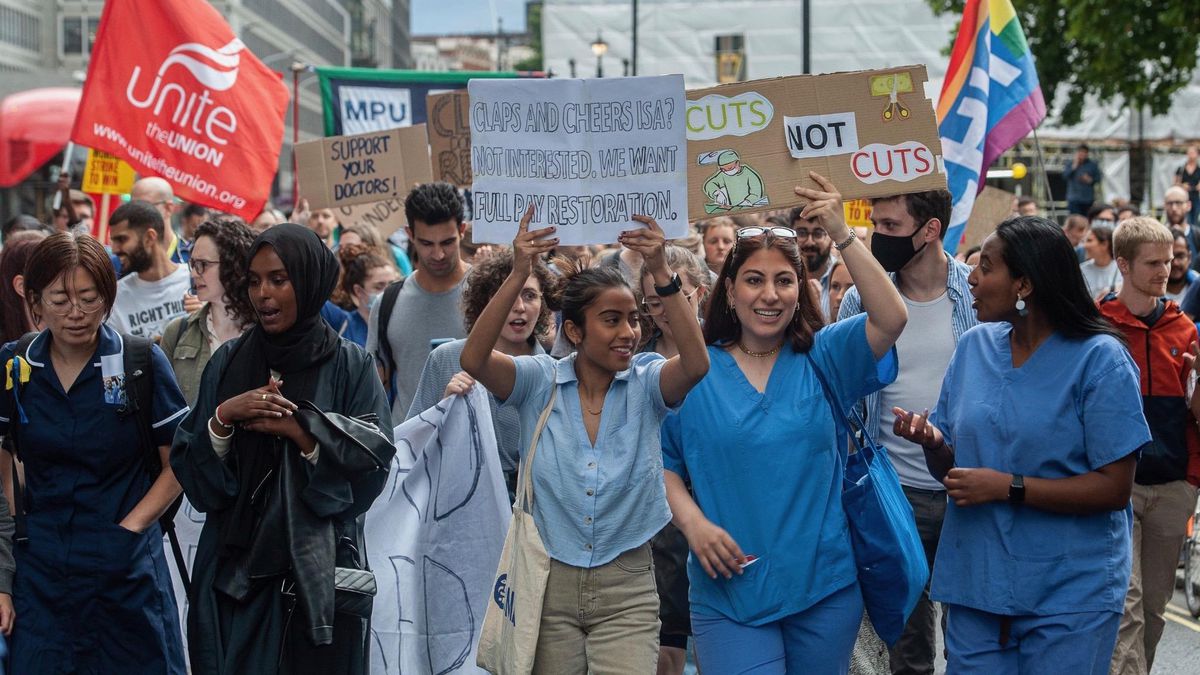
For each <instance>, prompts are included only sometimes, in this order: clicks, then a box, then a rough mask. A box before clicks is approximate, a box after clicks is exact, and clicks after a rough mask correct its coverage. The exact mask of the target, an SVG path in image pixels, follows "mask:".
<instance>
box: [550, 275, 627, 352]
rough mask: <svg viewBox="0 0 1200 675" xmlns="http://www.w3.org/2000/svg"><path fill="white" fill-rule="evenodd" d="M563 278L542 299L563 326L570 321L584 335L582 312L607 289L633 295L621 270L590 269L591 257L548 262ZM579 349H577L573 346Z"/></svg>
mask: <svg viewBox="0 0 1200 675" xmlns="http://www.w3.org/2000/svg"><path fill="white" fill-rule="evenodd" d="M551 262H552V263H553V264H554V267H555V268H556V269H557V270H558V271H559V272H560V273H561V274H562V280H561V281H560V282H559V283H558V284H556V285H555V288H553V289H551V290H550V292H549V294H546V292H545V290H544V289H543V297H545V299H546V302H547V303H549V307H550V309H553V310H556V311H561V312H562V320H563V323H564V324H565V323H566V322H568V321H570V322H572V323H574V324H575V325H576V326H579V330H580V331H581V332H585V333H586V332H587V331H586V328H585V327H584V325H583V323H584V322H583V312H584V310H585V309H587V307H588V305H590V304H592V303H593V302H595V301H596V298H598V297H600V294H601V293H603V292H604V291H606V290H608V289H610V288H624V289H626V290H628V291H629V293H630V294H631V295H632V294H633V288H632V287H630V285H629V282H628V281H626V280H625V277H623V276H621V272H620V270H618V269H617V268H616V267H614V266H611V265H593V261H592V258H591V256H586V255H585V256H580V257H579V258H575V259H571V258H566V257H562V256H559V257H557V258H554V260H553V261H551ZM574 346H576V347H577V346H578V345H574Z"/></svg>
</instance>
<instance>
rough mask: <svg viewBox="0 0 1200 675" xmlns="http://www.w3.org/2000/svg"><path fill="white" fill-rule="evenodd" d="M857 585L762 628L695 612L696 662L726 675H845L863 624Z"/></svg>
mask: <svg viewBox="0 0 1200 675" xmlns="http://www.w3.org/2000/svg"><path fill="white" fill-rule="evenodd" d="M862 613H863V601H862V593H861V592H860V591H859V588H858V584H857V583H855V584H853V585H851V586H847V587H846V588H843V589H841V590H840V591H835V592H834V593H833V594H832V595H830V596H828V597H826V598H825V599H823V600H821V601H820V602H818V603H817V604H815V605H813V606H812V607H809V608H808V609H806V610H804V611H802V612H798V613H796V614H792V615H791V616H786V617H784V618H782V619H779V620H777V621H772V622H770V623H766V624H763V625H761V626H747V625H745V624H740V623H737V622H736V621H732V620H730V619H727V618H725V617H722V616H713V615H709V614H701V613H699V612H696V611H693V612H692V637H693V639H694V640H695V642H696V660H697V662H698V663H699V665H700V668H701V669H702V671H703V672H706V673H720V674H721V675H751V674H752V675H784V674H785V673H788V674H795V673H805V674H806V675H808V674H811V675H824V674H826V673H828V674H830V675H841V674H844V673H845V672H846V671H847V670H849V668H850V651H851V649H853V648H854V639H855V638H856V637H857V636H858V626H859V623H861V621H862Z"/></svg>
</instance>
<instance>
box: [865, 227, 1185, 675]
mask: <svg viewBox="0 0 1200 675" xmlns="http://www.w3.org/2000/svg"><path fill="white" fill-rule="evenodd" d="M1074 260H1075V252H1074V250H1073V249H1072V247H1071V244H1070V242H1069V241H1068V240H1067V238H1066V236H1064V235H1063V232H1062V230H1061V229H1060V228H1059V227H1058V226H1057V225H1056V224H1054V223H1053V222H1051V221H1049V220H1046V219H1044V218H1038V217H1036V216H1021V217H1018V218H1012V219H1009V220H1006V221H1004V222H1003V223H1001V224H1000V225H999V226H998V227H997V228H996V231H995V232H994V233H992V234H991V235H990V236H989V237H988V238H987V239H986V240H984V242H983V248H982V249H981V251H980V258H979V265H978V266H977V267H976V268H975V269H974V270H972V271H971V275H970V277H968V283H970V285H971V294H972V295H974V296H975V309H976V311H977V312H978V315H979V321H980V325H979V326H976V327H975V328H972V329H971V330H969V331H967V332H965V333H963V335H962V337H961V338H959V341H958V346H957V347H956V348H955V350H954V357H953V359H952V360H951V361H950V366H949V368H947V370H946V375H945V377H944V379H943V380H942V393H941V397H940V398H939V399H938V403H937V408H936V409H935V410H934V411H933V414H932V416H930V415H927V414H925V413H923V412H914V411H906V410H901V409H899V408H894V409H893V410H894V412H895V413H896V421H895V427H894V429H895V433H896V434H897V435H899V436H903V437H904V438H906V439H908V440H910V441H912V442H914V443H919V444H920V445H921V446H922V447H923V448H924V449H925V461H926V464H927V465H928V468H929V472H930V473H931V474H932V475H933V477H934V478H935V479H937V480H939V481H941V482H942V483H944V484H945V486H946V493H947V496H948V497H949V500H950V501H949V504H948V505H947V507H946V521H945V523H944V524H943V525H942V534H941V541H940V543H939V544H938V549H937V559H936V562H935V564H934V565H933V579H932V581H931V583H930V591H929V594H930V596H931V597H932V599H933V600H935V601H938V602H942V603H944V604H943V607H945V608H946V617H947V621H946V650H947V652H948V654H949V655H948V657H947V662H948V663H947V670H948V672H951V673H965V672H969V673H1045V672H1056V673H1081V674H1082V673H1091V674H1092V675H1103V674H1105V673H1108V672H1109V669H1110V661H1111V659H1112V656H1113V649H1114V646H1115V645H1116V643H1117V634H1118V630H1119V627H1120V623H1121V617H1122V615H1123V614H1124V611H1125V596H1126V591H1127V589H1128V588H1129V577H1130V573H1131V565H1132V564H1133V563H1132V560H1133V553H1132V552H1131V551H1132V545H1131V534H1130V531H1131V529H1132V527H1133V518H1134V514H1133V509H1132V507H1131V506H1130V501H1129V500H1130V494H1131V493H1132V491H1133V481H1134V472H1135V469H1136V468H1137V462H1138V455H1139V454H1140V452H1141V451H1142V450H1143V449H1144V447H1149V446H1148V444H1149V443H1150V442H1151V434H1150V430H1149V428H1148V427H1147V424H1146V418H1145V416H1144V414H1143V408H1142V400H1143V399H1142V395H1141V393H1142V392H1141V387H1140V384H1139V383H1140V378H1139V372H1138V368H1137V365H1136V364H1135V363H1134V360H1133V358H1132V357H1131V356H1130V355H1129V351H1128V350H1127V349H1126V346H1125V340H1124V336H1123V333H1121V332H1120V331H1118V329H1117V328H1115V327H1114V326H1113V325H1112V324H1111V323H1110V322H1109V321H1108V320H1107V319H1106V318H1105V317H1104V315H1103V313H1102V312H1101V311H1100V309H1099V308H1098V307H1097V306H1096V303H1095V302H1093V301H1092V298H1091V294H1090V291H1089V290H1088V288H1087V285H1086V283H1085V280H1084V278H1083V276H1082V275H1081V274H1080V273H1079V272H1077V271H1076V270H1077V269H1078V267H1077V266H1076V265H1075V264H1074ZM1166 260H1167V261H1169V257H1168V258H1166ZM1146 265H1147V268H1149V264H1148V263H1146ZM1166 273H1167V272H1166V267H1165V265H1164V267H1163V270H1162V274H1163V275H1164V277H1165V276H1166ZM860 288H861V286H860ZM1154 320H1156V319H1155V318H1154V317H1153V315H1152V317H1151V318H1148V319H1147V320H1146V321H1147V322H1148V323H1153V322H1154ZM1139 348H1140V347H1139ZM1142 375H1145V376H1146V377H1148V378H1149V377H1151V376H1152V375H1151V374H1150V373H1149V372H1147V373H1142ZM1161 409H1163V408H1159V410H1161ZM1181 427H1182V425H1181ZM1180 433H1183V429H1182V428H1181V429H1180Z"/></svg>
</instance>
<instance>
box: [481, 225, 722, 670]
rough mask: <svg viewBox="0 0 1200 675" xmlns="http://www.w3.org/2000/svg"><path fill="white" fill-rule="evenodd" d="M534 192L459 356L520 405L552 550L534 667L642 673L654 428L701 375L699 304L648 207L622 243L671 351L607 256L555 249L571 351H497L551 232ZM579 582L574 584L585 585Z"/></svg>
mask: <svg viewBox="0 0 1200 675" xmlns="http://www.w3.org/2000/svg"><path fill="white" fill-rule="evenodd" d="M532 218H533V207H532V206H531V207H530V208H529V209H528V210H527V211H526V212H525V215H524V217H523V218H522V219H521V223H520V226H519V228H518V231H517V236H516V239H515V240H514V241H513V266H512V272H511V273H510V274H509V276H508V278H507V279H506V280H505V281H504V283H503V284H502V285H501V286H500V289H499V290H498V291H497V292H496V294H495V296H493V297H492V300H491V302H489V303H488V305H487V307H486V308H485V309H484V310H483V313H482V314H481V315H480V316H479V318H478V319H477V320H476V321H475V327H474V328H472V330H471V334H470V335H469V336H468V337H467V344H466V346H465V347H464V349H463V353H462V357H461V362H462V366H463V370H465V371H467V374H469V375H471V376H472V377H474V378H475V379H476V380H478V381H479V383H480V384H482V385H483V386H485V387H486V388H487V390H488V391H489V392H491V393H492V394H493V395H494V396H496V397H497V398H498V399H501V400H503V401H504V405H506V406H512V407H515V408H516V409H517V410H518V411H519V413H520V418H521V445H520V448H521V449H522V450H526V449H527V448H528V447H529V444H530V443H531V442H532V439H533V435H534V433H535V430H536V429H537V428H538V424H537V422H538V418H539V417H541V416H542V413H543V412H544V411H547V410H548V412H549V415H548V417H547V418H546V423H545V427H544V429H543V430H542V432H541V435H540V436H539V437H538V442H537V446H536V448H537V450H536V453H535V455H536V461H535V462H534V463H533V465H532V472H531V474H530V475H531V476H532V478H533V486H534V495H535V499H534V501H533V519H534V522H535V523H536V524H537V529H538V531H539V532H540V533H541V537H542V540H543V542H544V544H545V547H546V551H547V553H548V554H549V556H550V558H551V560H550V571H549V578H548V580H547V585H546V591H545V596H544V600H543V603H542V606H541V607H540V608H538V607H535V608H528V609H531V610H532V611H535V612H538V611H540V617H541V626H540V632H539V634H538V640H537V651H536V655H535V660H534V664H533V672H534V673H539V674H540V673H546V674H553V675H576V674H577V675H585V674H586V673H587V672H589V671H590V672H594V673H606V674H608V673H628V674H629V675H646V673H650V672H653V671H654V667H655V663H656V662H657V661H658V629H659V621H658V595H657V594H656V593H655V588H654V572H653V569H652V567H653V564H652V562H651V555H650V545H649V541H650V538H651V537H652V536H653V535H654V534H655V533H657V532H658V531H659V530H661V529H662V527H663V525H665V524H666V523H667V522H668V521H669V520H670V517H671V514H670V511H669V510H668V508H667V501H666V496H665V494H664V490H663V480H662V464H661V461H662V452H661V445H660V437H659V434H660V430H661V425H662V420H663V418H664V417H666V415H667V413H668V411H669V410H670V409H671V408H674V407H675V406H677V405H679V403H680V402H681V401H682V400H683V397H684V396H685V395H686V394H687V393H688V390H690V389H691V388H692V386H694V385H695V384H696V382H699V381H700V379H701V378H703V377H704V374H705V372H707V370H708V356H707V355H706V354H705V350H704V342H703V339H702V337H701V335H700V326H699V324H697V323H696V321H695V319H694V318H693V317H694V316H695V310H694V309H693V308H692V307H691V306H689V305H688V303H687V301H686V300H685V299H684V298H683V294H682V293H680V290H681V282H680V280H679V278H678V277H675V276H674V275H672V273H671V270H670V268H669V267H668V266H667V261H666V256H665V255H664V253H663V248H664V246H665V240H664V238H663V232H662V229H661V228H659V227H658V224H657V223H656V222H655V221H654V219H652V218H649V217H646V216H634V217H633V219H634V220H635V221H637V222H638V223H640V224H641V225H643V226H644V227H643V228H642V229H636V230H629V231H625V232H623V233H621V235H620V243H621V244H622V245H623V246H625V247H626V248H628V249H630V250H632V251H635V252H636V253H638V254H640V255H641V256H642V258H643V260H644V262H645V266H646V268H647V269H649V270H650V272H651V274H652V276H653V278H654V285H655V291H656V292H657V293H658V296H659V297H660V298H661V299H662V301H663V304H664V308H665V313H666V316H667V318H668V319H669V320H670V321H671V324H672V325H673V326H674V330H675V338H676V344H677V345H678V346H679V352H680V353H679V356H676V357H674V358H671V359H664V358H662V357H661V356H659V355H658V354H647V353H643V354H637V353H636V350H637V346H638V344H639V343H640V342H641V340H640V337H641V318H640V314H639V312H638V306H637V302H636V301H635V299H634V295H633V291H632V289H630V287H629V284H628V283H627V282H626V281H625V278H624V277H623V276H622V275H621V273H620V271H618V270H617V269H616V268H614V267H611V266H607V267H604V266H602V267H588V266H587V261H586V259H585V260H581V261H576V262H571V261H564V260H560V261H557V262H558V263H559V264H560V268H559V269H560V270H561V271H562V272H563V273H564V274H563V276H564V280H563V282H562V284H561V286H560V288H559V291H558V293H557V295H558V297H557V298H556V300H557V302H556V304H558V305H559V306H560V307H561V311H562V316H563V324H562V331H563V334H564V335H566V337H567V339H568V340H569V341H570V343H571V344H572V345H573V346H574V347H575V352H574V353H573V354H571V355H569V356H567V357H566V358H564V359H562V360H561V361H555V360H554V359H553V358H552V357H550V356H547V355H544V354H542V355H537V356H516V357H513V356H509V355H507V354H504V353H501V352H499V351H495V350H494V349H493V346H494V345H495V344H496V340H497V338H499V336H500V333H501V331H502V330H503V329H504V323H505V321H506V318H507V317H508V315H509V312H510V310H511V308H512V306H513V305H514V303H516V301H517V298H518V296H519V295H520V293H521V290H522V288H523V287H524V285H525V283H526V280H527V279H528V278H529V275H530V273H531V272H532V270H533V261H534V259H536V258H537V257H538V256H540V255H541V254H543V253H546V252H548V251H550V250H551V249H553V248H554V246H556V245H557V244H558V240H557V239H555V238H552V237H553V233H554V231H555V228H553V227H550V228H545V229H541V230H533V231H530V230H529V223H530V221H531V220H532ZM581 589H584V592H582V594H581Z"/></svg>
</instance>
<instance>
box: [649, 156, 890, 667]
mask: <svg viewBox="0 0 1200 675" xmlns="http://www.w3.org/2000/svg"><path fill="white" fill-rule="evenodd" d="M810 176H811V177H812V179H813V180H814V181H815V182H816V183H817V184H818V185H819V186H820V188H819V189H810V188H801V187H797V188H796V193H797V194H799V195H800V196H802V197H804V198H806V199H808V200H810V201H809V203H808V204H807V205H806V206H805V207H804V210H803V214H802V215H803V217H804V218H813V219H815V222H817V223H819V224H820V226H821V227H822V228H823V229H824V230H825V231H826V232H828V233H829V235H830V236H831V237H832V238H833V241H834V242H835V245H836V246H837V249H838V250H839V253H840V256H841V259H842V262H843V264H845V265H846V266H847V268H848V269H849V270H850V271H851V273H852V274H853V275H854V279H855V280H856V281H857V282H858V288H859V291H860V292H861V294H862V297H863V298H864V302H865V305H866V307H867V313H866V314H865V315H860V316H858V317H855V318H853V319H850V320H847V321H842V322H839V323H836V324H832V325H829V326H824V324H825V322H824V319H823V317H822V315H821V311H820V307H819V306H817V304H816V302H815V301H814V298H813V295H812V294H810V293H808V292H806V287H807V281H808V273H807V270H806V269H805V267H804V263H803V260H802V257H801V252H800V249H799V247H798V246H797V241H796V238H795V232H794V231H793V230H791V229H790V228H786V227H780V226H765V227H749V228H742V229H741V230H739V231H738V233H737V242H736V244H735V245H734V248H733V250H732V251H731V252H730V254H729V257H728V258H726V260H725V265H724V266H723V267H722V269H721V276H720V278H718V280H717V284H716V287H715V288H714V292H713V297H712V298H711V299H710V300H709V305H708V312H707V315H706V317H705V324H704V337H705V342H707V343H708V354H709V358H710V359H711V361H712V364H713V365H712V370H711V371H710V372H709V374H708V376H707V377H706V378H705V379H704V380H703V381H702V382H701V383H700V384H699V385H697V386H696V388H695V389H694V390H692V392H691V394H689V395H688V398H687V400H686V401H685V402H684V404H683V406H682V407H681V408H680V411H679V413H678V414H677V415H672V416H670V417H669V418H668V419H667V422H666V423H665V424H664V426H663V464H664V466H665V467H666V484H667V497H668V499H669V500H670V503H671V512H672V513H673V514H674V520H673V522H674V523H675V524H676V525H677V526H678V527H679V529H680V530H681V531H682V532H683V533H684V536H686V537H687V540H688V544H689V546H690V547H691V550H692V557H691V559H690V560H689V561H688V578H689V581H690V583H691V596H690V599H691V606H692V631H693V635H694V638H695V641H696V652H697V659H698V661H699V662H700V663H701V664H702V667H703V668H704V669H705V670H706V671H708V672H715V673H742V672H755V673H818V674H823V673H845V672H846V671H847V669H848V667H849V662H850V652H851V648H852V647H853V645H854V639H855V636H856V635H857V633H858V628H859V623H860V620H861V618H862V610H863V601H862V596H861V594H860V591H859V587H858V580H857V569H856V567H855V560H854V552H853V550H852V549H851V546H850V536H849V533H848V529H847V522H846V514H845V513H844V512H843V510H842V472H843V453H844V452H845V441H844V435H843V434H842V433H841V432H839V430H838V429H839V425H838V424H837V422H836V421H835V418H834V415H833V413H832V410H831V406H830V405H829V402H828V399H827V398H826V394H825V391H824V388H823V387H822V385H821V381H820V379H819V376H818V374H817V372H816V371H815V369H818V368H819V369H820V373H821V374H822V375H823V376H824V378H825V380H826V381H828V383H829V386H830V388H831V389H832V390H833V391H832V394H833V395H835V396H838V397H839V398H840V399H841V401H840V402H841V405H842V407H843V408H849V407H851V405H852V404H853V403H854V401H856V400H858V399H859V398H861V397H862V396H864V395H865V394H867V393H868V392H871V391H874V390H876V389H879V388H880V387H882V386H884V385H885V384H886V383H887V382H890V381H891V380H892V379H894V378H895V374H896V360H895V352H894V351H893V349H892V347H893V345H894V344H895V342H896V338H897V337H898V336H899V335H900V332H901V331H902V330H903V329H904V324H905V322H906V321H907V312H906V311H905V308H904V303H903V301H902V300H901V298H900V295H899V293H897V291H896V288H895V286H894V285H893V284H892V283H891V282H890V281H889V280H888V277H887V274H886V273H885V272H884V271H883V268H881V267H880V266H879V263H878V262H876V260H875V258H874V257H873V256H872V255H871V253H870V251H868V250H867V248H866V246H864V245H863V244H862V242H860V241H858V240H857V239H856V237H855V236H854V234H853V232H852V230H850V229H849V228H848V227H847V226H846V223H845V222H844V220H843V217H842V199H841V195H839V194H838V193H837V190H836V189H835V188H834V187H833V185H832V184H831V183H830V182H829V181H828V180H826V179H825V178H823V177H822V176H819V175H817V174H815V173H810ZM823 326H824V327H823ZM688 482H690V484H691V488H692V493H689V491H688V488H687V487H686V484H687V483H688ZM693 494H694V497H693Z"/></svg>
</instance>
